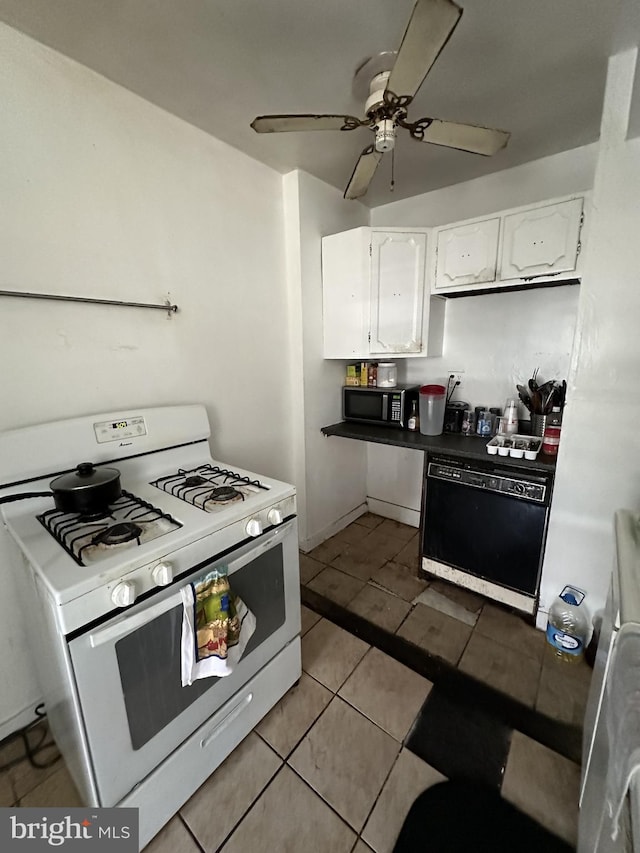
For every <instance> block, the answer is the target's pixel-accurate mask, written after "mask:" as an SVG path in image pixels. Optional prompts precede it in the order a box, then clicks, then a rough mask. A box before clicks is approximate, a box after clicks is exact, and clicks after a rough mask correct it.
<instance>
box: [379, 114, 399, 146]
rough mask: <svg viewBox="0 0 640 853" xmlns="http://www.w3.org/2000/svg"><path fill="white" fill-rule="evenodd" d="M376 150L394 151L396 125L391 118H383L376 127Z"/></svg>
mask: <svg viewBox="0 0 640 853" xmlns="http://www.w3.org/2000/svg"><path fill="white" fill-rule="evenodd" d="M375 131H376V141H375V148H376V151H392V150H393V148H394V146H395V144H396V125H395V122H393V121H392V120H391V119H386V118H385V119H382V120H381V121H379V122H378V124H377V125H376V127H375Z"/></svg>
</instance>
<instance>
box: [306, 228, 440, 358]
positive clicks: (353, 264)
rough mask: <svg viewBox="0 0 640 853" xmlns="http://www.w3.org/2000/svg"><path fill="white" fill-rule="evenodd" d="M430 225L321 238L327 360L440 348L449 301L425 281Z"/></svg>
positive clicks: (431, 352)
mask: <svg viewBox="0 0 640 853" xmlns="http://www.w3.org/2000/svg"><path fill="white" fill-rule="evenodd" d="M429 230H430V229H428V228H415V229H413V228H412V229H409V228H388V229H381V228H366V227H364V228H354V229H352V230H351V231H344V232H342V233H341V234H332V235H330V236H328V237H324V238H323V240H322V298H323V335H324V357H325V358H347V359H350V358H363V359H370V358H374V357H376V356H377V357H387V356H396V357H397V356H407V357H410V356H420V355H435V354H439V353H440V352H441V351H442V325H443V323H444V307H443V306H442V305H441V304H440V303H442V300H439V299H431V298H430V288H429V286H428V284H427V279H426V274H427V263H426V255H427V235H428V233H429ZM432 302H433V303H438V304H436V305H434V307H433V309H432V307H431V303H432ZM429 341H431V343H430V344H429ZM428 345H429V348H428Z"/></svg>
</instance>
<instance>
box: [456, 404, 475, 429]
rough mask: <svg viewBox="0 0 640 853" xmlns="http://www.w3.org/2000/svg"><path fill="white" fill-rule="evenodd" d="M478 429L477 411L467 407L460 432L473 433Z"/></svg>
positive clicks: (463, 414)
mask: <svg viewBox="0 0 640 853" xmlns="http://www.w3.org/2000/svg"><path fill="white" fill-rule="evenodd" d="M475 431H476V413H475V412H472V411H471V409H465V410H464V412H463V413H462V425H461V427H460V432H461V433H462V435H473V434H474V432H475Z"/></svg>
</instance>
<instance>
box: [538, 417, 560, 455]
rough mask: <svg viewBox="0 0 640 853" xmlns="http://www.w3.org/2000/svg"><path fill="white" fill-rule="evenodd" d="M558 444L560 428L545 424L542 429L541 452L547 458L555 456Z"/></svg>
mask: <svg viewBox="0 0 640 853" xmlns="http://www.w3.org/2000/svg"><path fill="white" fill-rule="evenodd" d="M559 444H560V426H559V425H558V426H551V424H547V425H546V427H545V428H544V436H543V438H542V452H543V453H546V455H547V456H557V455H558V446H559Z"/></svg>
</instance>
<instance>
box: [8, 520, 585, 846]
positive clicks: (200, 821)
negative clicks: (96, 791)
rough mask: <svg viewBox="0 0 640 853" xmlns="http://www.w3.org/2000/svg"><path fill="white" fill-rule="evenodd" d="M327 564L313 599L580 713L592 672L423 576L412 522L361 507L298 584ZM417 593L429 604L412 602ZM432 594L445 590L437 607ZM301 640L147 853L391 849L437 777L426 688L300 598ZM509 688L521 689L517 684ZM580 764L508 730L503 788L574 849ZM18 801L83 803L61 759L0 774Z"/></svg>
mask: <svg viewBox="0 0 640 853" xmlns="http://www.w3.org/2000/svg"><path fill="white" fill-rule="evenodd" d="M367 555H370V557H371V559H368V556H367ZM341 557H342V560H341V559H340V558H341ZM381 559H382V563H381V562H380V560H381ZM340 566H342V568H340ZM328 568H330V569H331V570H332V573H330V574H329V576H328V577H329V578H333V581H335V575H333V573H335V572H338V573H340V572H341V573H342V574H344V575H345V580H344V581H341V578H339V577H338V578H337V580H338V584H337V586H335V585H334V583H333V581H332V582H327V583H326V584H324V585H323V586H322V589H323V594H326V595H327V596H328V597H332V596H337V598H339V599H340V601H341V603H344V602H345V601H346V604H347V606H348V605H350V604H351V603H352V602H355V601H356V599H358V598H360V602H359V603H356V605H355V607H354V610H355V611H356V612H360V613H362V614H364V616H365V618H367V619H368V620H371V621H372V622H373V623H374V624H381V625H382V626H383V627H384V629H385V630H387V631H397V632H398V633H399V634H401V635H403V636H408V637H409V638H410V639H411V641H412V642H415V643H417V644H418V645H419V646H421V647H423V648H425V649H426V650H429V651H430V652H432V653H436V654H441V655H442V656H443V658H445V659H446V660H449V661H451V662H454V663H455V664H458V665H459V666H460V668H461V669H463V670H465V671H469V672H471V673H472V674H473V675H474V676H476V677H478V678H484V679H486V680H487V681H488V682H489V683H491V684H493V685H494V686H496V687H497V688H498V689H499V690H505V691H506V692H507V693H510V694H511V695H517V696H518V698H519V699H520V700H521V701H522V702H525V703H527V704H529V705H531V706H533V707H535V708H538V709H539V710H540V711H541V712H543V713H545V714H547V715H549V716H551V717H554V718H556V719H559V720H564V721H567V722H574V723H575V722H579V721H580V719H581V714H582V711H583V706H584V700H583V697H584V696H585V695H586V685H588V674H589V673H588V672H585V671H583V670H582V669H581V668H580V667H566V666H564V667H563V668H562V670H559V669H558V666H559V664H558V663H557V662H556V661H555V659H554V658H553V655H551V654H549V650H548V649H547V648H546V645H545V643H544V639H543V636H542V634H541V633H540V632H536V631H535V630H534V629H533V628H531V627H530V626H529V625H526V624H525V623H524V622H523V621H522V620H521V619H519V618H518V617H517V616H514V615H513V614H511V613H508V612H506V611H504V610H502V609H501V608H498V607H496V606H494V605H492V604H490V603H488V602H486V601H484V600H483V599H481V598H479V597H477V596H473V595H471V594H470V593H466V592H465V591H463V590H452V589H449V588H447V585H446V584H441V583H440V582H437V581H434V582H433V583H431V584H429V585H427V584H426V583H425V582H424V581H422V580H421V579H419V578H418V577H417V537H416V534H415V531H414V530H413V529H412V528H408V527H405V526H404V525H398V524H397V523H396V522H391V521H388V520H387V521H383V520H382V519H380V518H378V517H376V516H373V515H369V514H368V515H365V516H363V517H362V518H361V519H359V524H358V525H357V526H356V525H350V527H349V528H347V530H346V531H343V532H342V534H338V536H336V537H333V538H332V539H331V540H329V541H328V542H325V543H323V545H321V546H319V548H317V549H315V551H314V552H313V553H312V554H311V555H302V557H301V570H302V576H303V583H307V584H309V586H310V587H311V585H312V582H313V581H314V579H318V578H320V576H321V575H322V574H323V573H325V572H327V570H328ZM354 580H355V581H356V583H355V585H354V583H353V581H354ZM319 583H320V581H319ZM317 586H318V583H317V584H316V587H317ZM428 589H430V590H431V591H432V596H431V598H427V599H425V598H423V599H422V602H423V603H418V604H413V603H412V602H413V601H414V600H415V598H416V597H417V596H418V595H420V594H421V593H422V592H424V591H425V590H428ZM347 590H349V592H347ZM365 590H366V595H363V593H364V591H365ZM352 592H353V595H351V593H352ZM388 597H391V598H393V603H391V602H390V601H389V598H388ZM439 597H444V598H446V603H445V604H444V605H443V606H442V607H438V603H439ZM334 600H335V599H334ZM427 601H428V602H429V603H426V602H427ZM443 608H446V609H443ZM456 613H457V614H458V616H459V617H462V618H456ZM469 614H471V615H472V616H475V619H474V620H472V619H471V618H470V616H469ZM403 629H404V631H403ZM302 633H303V640H302V646H303V670H304V672H303V675H302V678H301V680H300V682H299V684H298V685H297V686H296V687H294V688H292V690H290V691H289V692H288V693H287V695H286V696H285V697H283V699H282V700H281V701H280V702H279V703H278V705H276V707H275V708H274V709H273V710H272V711H271V712H270V713H269V714H268V715H267V717H265V718H264V720H262V722H261V723H260V724H259V725H258V726H257V728H256V729H255V731H254V732H252V733H251V734H250V735H249V736H248V737H247V738H246V739H245V740H244V741H243V742H242V744H240V746H239V747H238V748H237V749H236V750H235V751H234V752H233V753H232V754H231V755H230V756H229V757H228V758H227V760H226V761H225V762H224V763H223V764H222V765H221V766H220V767H219V768H218V769H217V770H216V772H215V773H214V774H213V775H212V776H211V777H210V778H209V779H208V780H207V782H206V783H205V784H204V785H203V786H202V787H201V788H200V789H199V790H198V791H197V792H196V793H195V794H194V796H193V797H191V799H190V800H189V801H188V802H187V803H186V804H185V806H184V807H183V808H182V809H181V810H180V812H179V814H178V815H176V816H175V817H174V818H173V819H172V820H171V821H170V822H169V823H168V824H167V825H166V826H165V828H164V829H163V830H162V831H161V832H160V833H159V834H158V835H157V836H156V838H155V839H153V841H152V842H151V843H150V844H149V845H148V846H147V848H146V851H147V853H202V851H204V853H215V851H221V853H241V851H242V853H245V851H248V850H255V851H261V850H276V849H277V850H280V851H284V853H326V851H332V853H334V852H335V853H342V851H344V853H367V852H368V853H370V851H374V853H390V851H392V849H393V844H394V841H395V838H396V836H397V834H398V832H399V830H400V827H401V825H402V822H403V820H404V816H405V815H406V812H407V811H408V809H409V806H410V805H411V803H412V802H413V800H414V799H415V798H416V796H417V795H418V794H419V793H420V792H421V791H423V790H424V789H425V788H426V787H429V786H430V785H432V784H435V783H436V782H438V781H442V780H443V779H444V777H443V776H442V774H441V773H439V772H438V771H437V770H436V769H434V768H433V767H430V766H429V765H428V764H427V763H425V762H424V761H422V760H421V759H420V758H418V757H417V756H416V755H415V754H414V753H413V752H410V751H409V750H408V749H406V747H405V746H404V742H405V739H406V737H407V735H408V733H409V732H410V730H411V726H412V724H413V722H414V720H415V718H416V715H417V714H418V713H419V711H420V708H421V706H422V704H423V702H424V701H425V699H426V698H427V697H428V695H429V693H430V691H431V689H432V684H431V683H430V682H429V681H428V680H426V679H425V678H423V677H422V676H420V675H418V674H416V673H415V672H414V671H413V670H410V669H408V668H407V667H405V666H404V665H402V664H401V663H399V662H398V661H396V660H394V659H393V658H391V657H389V656H388V655H386V654H384V653H383V652H382V651H380V650H379V649H377V648H374V647H371V646H369V645H368V644H367V643H365V642H363V641H362V640H361V639H359V638H358V637H355V636H354V635H352V634H350V633H349V632H348V631H345V630H343V629H342V628H339V627H338V626H336V625H334V624H332V623H331V622H329V621H327V620H326V619H324V618H320V617H319V616H318V615H317V614H316V613H314V612H312V611H310V610H309V609H308V608H306V607H303V608H302ZM492 661H493V663H492ZM523 673H524V675H523ZM519 682H520V683H522V682H526V683H527V684H528V685H529V688H528V690H526V691H523V692H518V691H519V690H520V688H517V687H516V685H517V684H518V683H519ZM568 683H570V685H571V693H572V695H573V697H574V700H573V701H572V702H570V703H567V701H566V699H567V693H568V691H567V684H568ZM531 685H534V688H531ZM19 755H20V748H19V745H18V744H15V743H14V744H10V745H8V746H4V747H3V748H2V749H1V750H0V765H2V766H4V765H5V764H6V763H7V762H9V761H11V760H16V759H18V758H19ZM579 773H580V770H579V767H578V765H576V764H574V763H573V762H571V761H569V760H568V759H566V758H564V757H563V756H561V755H559V754H557V753H555V752H553V751H552V750H550V749H548V748H547V747H545V746H543V745H542V744H540V743H538V742H537V741H535V740H532V739H531V738H528V737H526V736H525V735H523V734H522V733H521V732H518V731H514V732H513V736H512V739H511V747H510V751H509V756H508V760H507V764H506V770H505V774H504V781H503V785H502V795H503V796H504V797H505V798H506V799H508V800H510V801H511V802H512V803H514V804H515V805H517V806H518V807H519V808H520V809H522V810H523V811H525V812H527V813H528V814H530V815H532V816H533V817H534V818H535V819H536V820H538V821H539V822H540V823H542V824H543V825H545V826H546V827H547V828H549V829H551V830H552V831H553V832H555V833H556V834H558V835H559V836H561V837H563V838H564V839H566V840H567V841H569V842H570V843H572V844H575V842H576V833H577V789H578V782H579ZM13 804H17V805H22V806H26V805H64V806H70V805H80V801H79V797H78V794H77V792H76V790H75V788H74V786H73V782H72V781H71V778H70V776H69V774H68V771H67V770H66V767H65V766H64V765H63V764H62V762H59V763H58V764H57V765H54V766H53V767H52V768H49V769H46V770H36V769H34V768H32V767H31V766H30V765H29V764H28V763H27V762H26V761H21V762H19V763H17V764H14V765H13V766H12V767H11V768H10V769H8V770H2V771H0V806H5V805H13Z"/></svg>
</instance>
